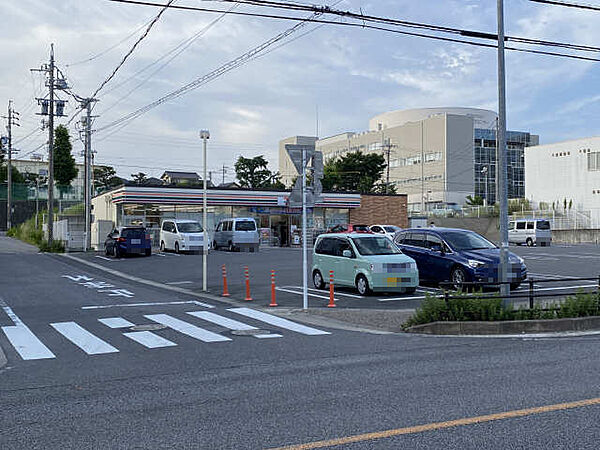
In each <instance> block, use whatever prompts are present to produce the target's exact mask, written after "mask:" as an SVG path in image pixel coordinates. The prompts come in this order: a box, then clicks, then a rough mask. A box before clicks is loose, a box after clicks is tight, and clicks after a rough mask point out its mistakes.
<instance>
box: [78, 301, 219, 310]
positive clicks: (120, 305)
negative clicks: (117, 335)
mask: <svg viewBox="0 0 600 450" xmlns="http://www.w3.org/2000/svg"><path fill="white" fill-rule="evenodd" d="M162 305H198V306H203V307H205V308H214V306H213V305H209V304H207V303H202V302H198V301H196V300H188V301H181V302H154V303H119V304H117V305H91V306H82V307H81V309H106V308H124V307H133V306H162Z"/></svg>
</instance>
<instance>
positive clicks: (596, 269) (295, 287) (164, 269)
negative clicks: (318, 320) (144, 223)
mask: <svg viewBox="0 0 600 450" xmlns="http://www.w3.org/2000/svg"><path fill="white" fill-rule="evenodd" d="M510 249H511V251H513V252H515V253H517V254H518V255H520V256H522V257H523V258H524V259H525V262H526V264H527V267H528V270H529V276H530V278H532V279H534V280H535V286H534V288H535V290H537V291H539V292H541V293H544V294H547V295H562V294H565V293H573V292H576V291H577V290H579V289H584V290H594V289H596V288H597V286H598V281H597V280H598V277H599V276H600V249H599V247H598V246H596V245H574V246H552V247H531V248H529V247H515V246H513V247H511V248H510ZM72 255H73V256H75V257H77V258H81V259H83V260H86V261H89V262H93V263H95V264H100V265H102V266H104V267H107V268H110V269H114V270H118V271H120V272H123V273H127V274H130V275H134V276H140V277H142V278H149V279H152V280H156V281H159V282H161V283H167V284H171V285H173V286H180V287H185V288H186V289H191V290H193V291H196V292H201V290H202V255H199V254H191V255H190V254H182V255H177V254H175V253H154V254H153V255H152V256H151V257H150V258H147V257H143V256H139V257H137V256H132V257H127V258H120V259H114V258H107V257H105V256H104V255H103V254H101V253H97V254H94V253H87V254H82V253H73V254H72ZM310 264H311V253H310V252H309V268H310ZM223 265H225V266H226V270H227V275H228V278H227V282H228V288H229V292H230V293H231V295H232V297H233V298H236V299H243V298H245V281H244V267H245V266H247V267H248V269H249V273H250V290H251V296H252V298H253V299H254V302H255V304H258V305H261V306H264V305H267V304H268V303H269V301H270V295H271V287H270V282H271V281H270V273H271V270H275V271H276V285H277V292H276V294H277V303H278V304H280V305H282V306H288V307H301V306H302V253H301V251H300V250H299V249H291V248H265V249H262V250H261V251H260V252H259V253H237V252H236V253H229V252H227V251H214V252H211V253H210V254H209V258H208V283H207V285H208V289H209V291H210V292H211V293H213V294H216V295H220V294H221V292H222V286H223V282H222V266H223ZM586 277H590V278H595V280H590V281H577V280H573V281H568V278H586ZM554 278H567V280H564V281H561V282H548V280H551V279H554ZM308 283H309V289H310V290H309V304H310V306H311V307H325V306H326V305H327V303H328V299H329V293H328V291H319V290H317V289H314V286H313V285H312V280H311V279H310V277H309V278H308ZM528 288H529V286H528V285H526V284H523V285H522V286H521V287H520V288H519V289H518V290H517V291H515V294H517V295H526V294H527V292H528ZM426 292H434V293H435V292H439V289H438V288H437V286H433V285H421V286H420V287H419V289H418V290H417V292H416V294H414V295H406V294H399V293H389V294H386V293H376V294H374V295H371V296H368V297H360V296H359V295H358V293H357V292H356V291H355V290H354V289H349V288H340V287H336V293H335V298H336V303H337V304H338V306H340V307H344V308H377V309H385V308H392V309H414V308H416V307H417V306H419V305H420V303H421V302H422V300H423V298H424V295H425V294H426ZM515 302H523V303H528V300H527V299H526V298H523V299H518V300H516V301H515Z"/></svg>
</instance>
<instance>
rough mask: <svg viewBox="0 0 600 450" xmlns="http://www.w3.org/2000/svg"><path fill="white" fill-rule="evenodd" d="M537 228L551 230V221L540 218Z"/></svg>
mask: <svg viewBox="0 0 600 450" xmlns="http://www.w3.org/2000/svg"><path fill="white" fill-rule="evenodd" d="M537 229H538V230H549V229H550V222H548V221H547V220H538V223H537Z"/></svg>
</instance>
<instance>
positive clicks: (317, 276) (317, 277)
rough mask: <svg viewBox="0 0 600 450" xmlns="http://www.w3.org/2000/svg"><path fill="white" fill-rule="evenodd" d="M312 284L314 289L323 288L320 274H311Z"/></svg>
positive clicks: (316, 272) (317, 272)
mask: <svg viewBox="0 0 600 450" xmlns="http://www.w3.org/2000/svg"><path fill="white" fill-rule="evenodd" d="M313 284H314V285H315V287H316V288H317V289H323V288H325V283H324V282H323V276H322V275H321V272H319V271H318V270H315V271H314V272H313Z"/></svg>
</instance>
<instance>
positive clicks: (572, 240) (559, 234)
mask: <svg viewBox="0 0 600 450" xmlns="http://www.w3.org/2000/svg"><path fill="white" fill-rule="evenodd" d="M552 242H553V243H555V244H556V243H561V244H583V243H587V244H590V243H591V244H600V230H598V229H596V230H553V231H552Z"/></svg>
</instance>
